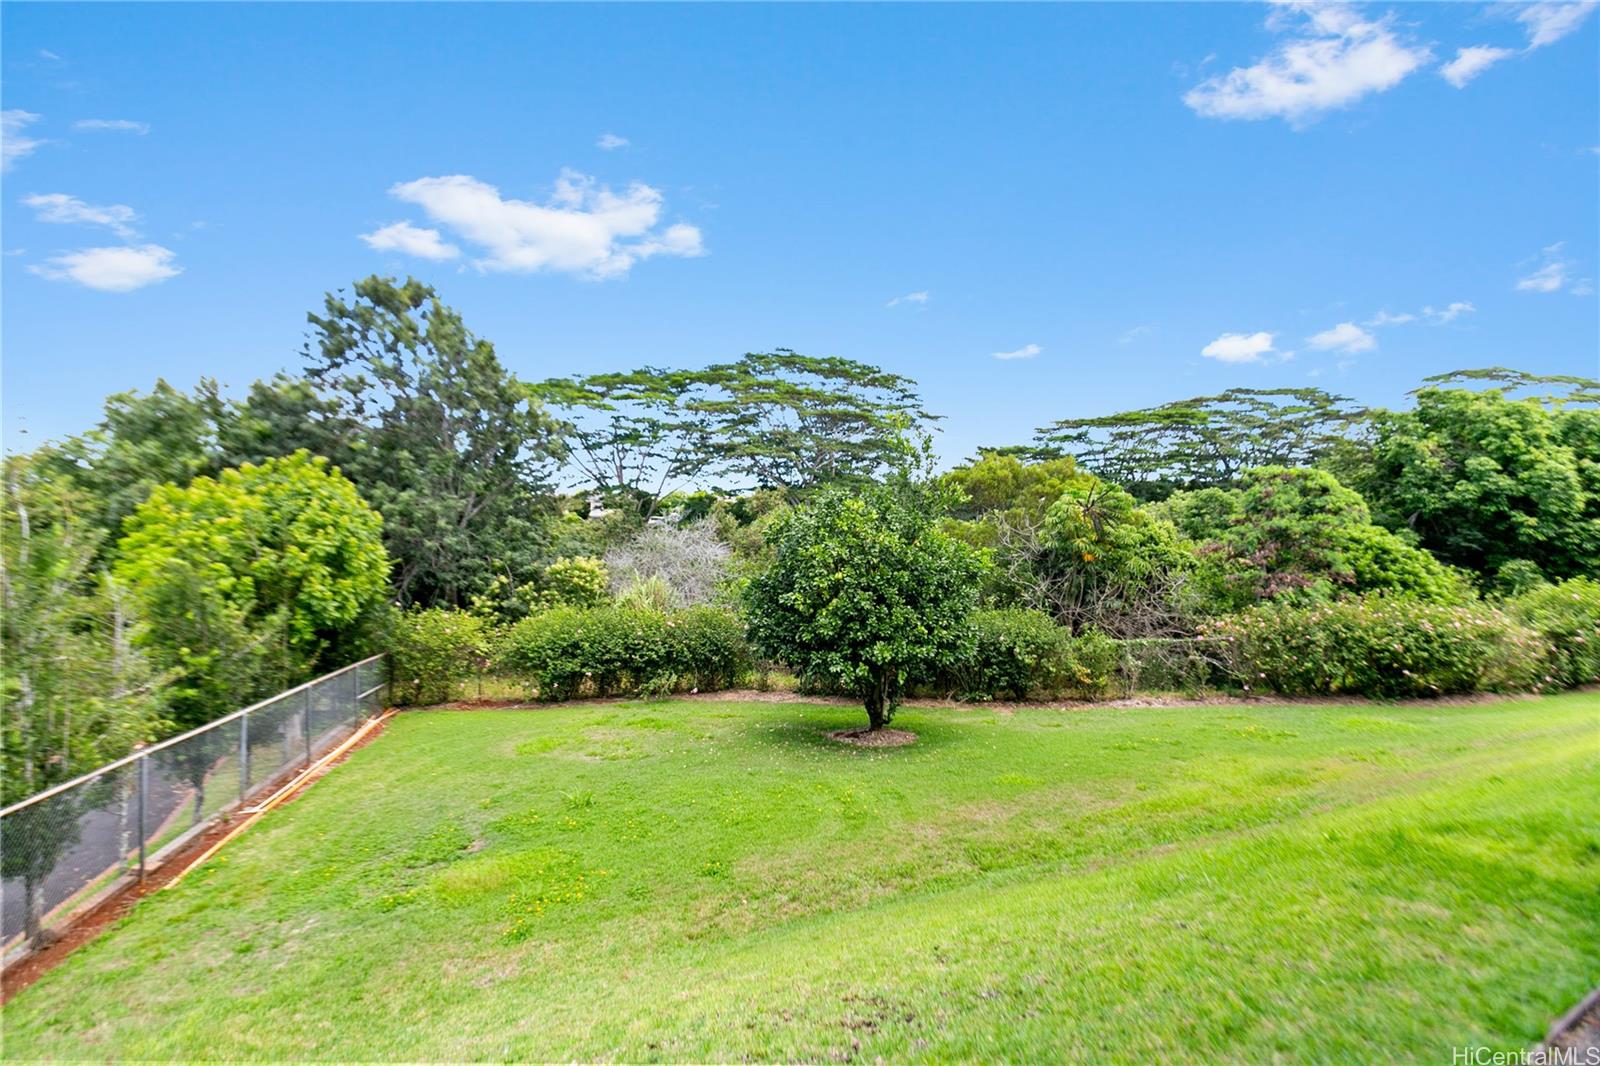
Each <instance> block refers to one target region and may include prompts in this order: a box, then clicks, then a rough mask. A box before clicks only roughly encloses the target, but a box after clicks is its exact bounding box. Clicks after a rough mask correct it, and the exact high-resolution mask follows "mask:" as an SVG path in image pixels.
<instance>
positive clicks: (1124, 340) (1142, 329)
mask: <svg viewBox="0 0 1600 1066" xmlns="http://www.w3.org/2000/svg"><path fill="white" fill-rule="evenodd" d="M1149 332H1151V328H1150V327H1149V326H1134V327H1133V328H1132V329H1130V330H1128V331H1127V332H1125V333H1123V335H1122V336H1120V337H1118V338H1117V343H1118V344H1132V343H1133V342H1134V341H1136V340H1138V339H1139V338H1140V337H1143V336H1145V335H1146V334H1148V333H1149Z"/></svg>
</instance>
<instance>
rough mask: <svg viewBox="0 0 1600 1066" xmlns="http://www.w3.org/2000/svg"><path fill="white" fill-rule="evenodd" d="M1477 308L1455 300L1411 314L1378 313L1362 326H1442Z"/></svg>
mask: <svg viewBox="0 0 1600 1066" xmlns="http://www.w3.org/2000/svg"><path fill="white" fill-rule="evenodd" d="M1476 310H1477V308H1476V307H1474V306H1473V305H1472V304H1471V303H1468V302H1467V301H1466V300H1456V301H1455V302H1453V303H1451V304H1449V305H1447V306H1445V307H1443V308H1439V307H1434V306H1432V305H1431V304H1430V305H1429V306H1427V307H1424V308H1423V309H1422V310H1420V311H1418V312H1416V313H1415V314H1413V313H1412V312H1410V311H1402V312H1400V313H1398V314H1396V313H1393V312H1390V311H1379V312H1378V313H1377V314H1375V315H1373V316H1372V317H1371V318H1369V319H1367V320H1366V321H1365V322H1363V323H1362V325H1363V326H1403V325H1405V324H1406V323H1408V322H1427V323H1430V324H1432V325H1435V326H1442V325H1444V324H1445V323H1446V322H1454V321H1455V320H1456V319H1458V318H1460V317H1461V316H1462V315H1470V314H1471V313H1472V312H1474V311H1476Z"/></svg>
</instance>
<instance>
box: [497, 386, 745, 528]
mask: <svg viewBox="0 0 1600 1066" xmlns="http://www.w3.org/2000/svg"><path fill="white" fill-rule="evenodd" d="M708 384H709V378H708V375H707V374H706V373H705V372H702V371H692V370H665V369H661V368H657V367H642V368H640V369H638V370H630V371H626V372H620V373H605V374H590V375H588V376H587V377H579V378H551V379H549V380H548V381H543V382H540V383H538V384H536V385H531V386H529V390H530V393H531V394H532V395H533V396H534V397H535V398H537V399H538V400H539V401H541V402H542V403H544V404H545V405H546V406H548V407H550V408H551V409H553V410H557V411H559V412H561V414H562V415H563V417H564V418H565V430H566V433H567V440H568V444H569V452H568V462H569V463H570V464H571V465H572V466H573V467H575V468H576V470H577V471H578V474H579V476H580V477H581V478H582V479H583V480H584V482H586V483H587V484H589V485H592V486H593V487H594V488H596V489H597V490H599V491H600V492H601V493H602V494H604V495H606V496H609V497H612V498H616V497H622V498H623V499H624V500H625V502H626V504H627V505H628V506H630V507H632V508H635V509H637V511H638V512H639V515H640V517H642V518H645V519H648V518H650V517H651V516H652V515H653V514H655V511H656V508H657V506H659V504H660V502H661V499H662V497H663V496H666V495H668V494H669V493H671V492H673V491H675V490H678V489H682V488H686V487H688V485H689V484H690V483H691V482H692V481H693V480H694V479H695V478H696V477H698V476H700V475H701V474H702V473H704V472H706V471H707V470H708V468H710V467H711V466H712V464H713V463H715V461H716V460H717V457H718V456H717V451H716V450H715V449H714V448H713V446H712V445H713V437H712V427H711V420H710V417H709V415H708V414H707V413H706V412H705V411H704V410H703V408H702V401H703V400H704V399H705V391H706V388H707V386H708Z"/></svg>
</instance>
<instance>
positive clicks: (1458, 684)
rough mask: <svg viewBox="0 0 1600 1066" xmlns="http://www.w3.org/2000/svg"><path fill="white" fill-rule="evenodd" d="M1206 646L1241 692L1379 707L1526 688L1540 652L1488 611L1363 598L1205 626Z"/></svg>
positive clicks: (1277, 607) (1534, 678)
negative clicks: (1357, 700) (1380, 701)
mask: <svg viewBox="0 0 1600 1066" xmlns="http://www.w3.org/2000/svg"><path fill="white" fill-rule="evenodd" d="M1205 635H1206V638H1207V641H1208V643H1209V644H1210V645H1211V646H1212V650H1213V651H1214V652H1215V654H1216V656H1217V658H1218V659H1219V660H1220V661H1221V663H1222V664H1223V668H1224V670H1225V672H1226V673H1228V674H1230V675H1231V676H1232V677H1233V678H1234V679H1235V680H1237V681H1239V682H1240V683H1241V684H1243V685H1244V686H1245V687H1246V688H1261V689H1270V690H1273V691H1277V692H1280V693H1283V694H1285V695H1291V696H1298V695H1333V694H1348V695H1361V696H1378V697H1385V698H1399V697H1408V696H1410V697H1414V696H1442V695H1448V694H1451V693H1462V692H1476V691H1514V690H1518V689H1529V688H1534V687H1536V686H1537V685H1538V683H1539V681H1540V679H1541V678H1542V676H1543V672H1544V671H1543V665H1544V660H1545V656H1546V651H1547V646H1546V644H1545V642H1544V640H1543V639H1542V638H1541V637H1540V636H1539V634H1537V633H1536V632H1534V631H1532V630H1530V629H1527V628H1524V627H1523V626H1521V625H1519V624H1517V623H1516V622H1515V621H1513V620H1512V619H1511V618H1510V617H1508V616H1507V615H1505V614H1503V613H1501V612H1499V611H1496V610H1493V609H1491V608H1488V607H1483V606H1477V607H1450V606H1443V605H1439V604H1431V603H1426V602H1423V601H1420V600H1416V599H1411V598H1392V597H1384V596H1366V597H1362V598H1359V599H1349V600H1340V601H1337V602H1334V603H1325V604H1315V605H1311V606H1304V607H1298V606H1291V605H1288V604H1271V605H1267V606H1261V607H1255V608H1252V609H1250V610H1248V611H1244V612H1242V613H1240V614H1236V615H1232V616H1230V617H1228V618H1224V619H1221V620H1219V621H1216V622H1213V623H1211V624H1210V625H1209V626H1207V627H1206V633H1205Z"/></svg>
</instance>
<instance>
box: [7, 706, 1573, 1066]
mask: <svg viewBox="0 0 1600 1066" xmlns="http://www.w3.org/2000/svg"><path fill="white" fill-rule="evenodd" d="M862 717H863V715H862V713H861V712H860V711H859V710H856V711H852V710H850V709H848V708H842V707H818V706H803V705H795V704H756V705H742V704H729V703H690V702H674V703H657V704H616V705H594V704H590V705H575V706H566V707H559V708H553V709H537V710H524V711H498V712H479V713H460V712H411V713H406V714H402V715H400V716H399V717H397V718H396V719H395V720H394V721H393V722H392V723H391V724H390V726H389V729H388V731H387V732H386V733H385V734H384V735H383V736H382V737H381V738H379V739H378V740H377V741H375V742H374V743H373V744H371V745H370V746H368V747H366V748H364V749H362V750H361V751H359V752H358V753H357V754H356V755H355V756H354V757H353V758H352V759H351V761H350V762H349V763H348V764H346V765H345V766H343V767H342V768H340V769H338V770H337V771H335V772H334V773H333V774H331V775H330V776H328V777H327V778H326V779H324V780H323V781H322V782H320V783H319V784H318V785H317V786H316V787H315V788H313V789H312V790H311V791H310V792H309V793H307V794H306V795H305V796H303V797H302V798H300V799H299V800H297V801H295V802H294V803H292V804H290V805H289V806H287V807H285V808H283V809H282V810H280V811H277V812H274V813H273V814H271V815H269V816H268V817H267V818H266V819H264V820H263V821H262V822H261V823H260V824H259V825H258V826H257V827H256V828H254V829H252V830H251V831H250V832H249V833H248V834H246V835H245V836H244V837H243V838H241V839H240V840H238V841H236V842H235V843H234V844H232V845H230V846H229V848H228V849H227V850H226V851H225V852H224V853H223V855H222V857H221V858H220V859H219V860H214V861H213V862H212V863H211V864H210V865H208V866H207V867H204V868H202V870H201V871H200V872H197V873H196V874H195V875H194V876H192V877H191V878H190V879H188V880H187V881H185V882H184V883H183V884H182V885H181V886H180V887H179V888H177V889H175V890H173V891H168V892H162V893H159V894H158V895H157V896H155V897H153V898H151V899H149V900H147V901H146V902H144V903H142V904H141V905H140V906H139V907H138V908H136V910H135V911H134V913H132V914H131V915H130V916H129V917H128V918H127V919H125V920H124V921H123V922H122V923H121V924H120V925H119V926H118V927H116V928H115V929H113V930H111V931H109V932H108V933H107V934H106V935H104V936H103V937H101V938H100V939H99V940H97V941H95V942H94V943H92V944H90V945H89V946H88V947H86V948H85V949H83V950H82V951H80V952H78V953H77V954H76V955H74V956H73V957H71V958H70V959H69V960H68V961H67V962H66V963H65V964H64V965H63V966H61V967H60V968H58V969H57V970H55V971H54V972H52V973H50V974H48V975H46V976H45V978H44V979H43V980H41V981H40V982H39V983H38V984H37V985H35V986H34V987H33V988H31V989H29V990H28V991H27V992H24V993H23V994H22V995H20V996H19V997H17V999H16V1000H14V1001H13V1002H12V1003H11V1004H10V1005H8V1006H7V1008H6V1009H5V1012H4V1018H3V1022H4V1039H5V1043H4V1048H3V1052H4V1056H5V1058H6V1059H7V1060H17V1059H26V1058H101V1059H104V1058H108V1057H113V1056H115V1057H123V1058H142V1059H152V1058H182V1059H195V1058H204V1059H251V1058H254V1059H413V1060H414V1059H452V1060H459V1059H506V1058H516V1059H539V1060H552V1059H557V1060H567V1059H582V1060H593V1059H627V1060H656V1059H670V1060H682V1059H691V1060H702V1061H703V1060H740V1059H760V1060H771V1059H805V1060H833V1059H855V1060H863V1061H868V1062H870V1061H872V1060H873V1059H874V1058H876V1057H879V1056H882V1057H883V1058H885V1059H888V1060H905V1059H926V1060H950V1059H969V1060H983V1061H991V1060H995V1059H1007V1058H1009V1059H1015V1060H1023V1059H1026V1060H1032V1061H1040V1060H1071V1059H1086V1060H1096V1061H1099V1060H1106V1059H1115V1060H1125V1061H1133V1062H1141V1063H1146V1062H1151V1061H1160V1059H1161V1058H1162V1057H1165V1056H1180V1057H1183V1058H1185V1059H1188V1058H1190V1057H1191V1056H1192V1057H1195V1059H1196V1061H1207V1060H1213V1059H1218V1058H1223V1059H1230V1060H1236V1061H1249V1062H1264V1061H1270V1060H1271V1059H1272V1058H1273V1057H1274V1056H1277V1057H1280V1058H1281V1059H1283V1060H1286V1061H1307V1060H1315V1061H1351V1062H1368V1061H1373V1060H1375V1059H1384V1060H1390V1059H1396V1060H1409V1061H1416V1060H1421V1061H1428V1062H1440V1063H1448V1062H1449V1061H1450V1049H1451V1047H1452V1046H1453V1045H1460V1044H1468V1043H1481V1044H1488V1045H1492V1046H1495V1047H1500V1048H1506V1049H1512V1048H1521V1047H1526V1046H1528V1045H1529V1044H1531V1043H1533V1042H1534V1041H1536V1040H1537V1039H1539V1038H1540V1037H1541V1036H1542V1035H1543V1032H1544V1029H1545V1027H1546V1026H1547V1025H1548V1023H1549V1021H1550V1020H1551V1018H1552V1017H1553V1016H1555V1015H1557V1014H1559V1013H1560V1012H1561V1011H1563V1010H1564V1009H1565V1008H1567V1007H1568V1006H1570V1005H1571V1004H1572V1003H1573V1002H1575V1001H1576V1000H1577V999H1578V998H1579V997H1581V996H1582V995H1583V994H1584V993H1585V992H1586V991H1587V990H1588V989H1589V988H1591V987H1593V986H1594V985H1595V984H1597V983H1600V694H1595V693H1585V694H1570V695H1566V696H1558V697H1553V698H1549V699H1544V700H1539V701H1523V702H1511V703H1503V704H1493V705H1488V704H1486V705H1475V706H1459V707H1452V706H1404V707H1398V706H1394V707H1391V706H1380V705H1374V706H1339V707H1313V706H1295V707H1216V708H1194V707H1179V708H1161V709H1115V710H1061V711H1052V710H1024V711H1020V712H1018V713H1017V714H1015V715H1001V714H997V713H995V712H993V711H991V710H987V709H981V708H978V709H971V710H957V709H943V708H941V709H907V710H905V711H903V712H902V713H901V715H900V716H899V718H898V719H897V720H896V723H895V724H896V725H897V726H904V727H906V728H909V729H912V730H914V731H915V732H916V733H917V734H918V735H919V737H920V738H921V739H920V740H919V742H918V743H917V744H915V745H914V746H912V747H909V748H901V749H890V750H880V751H875V752H868V751H862V750H856V749H848V748H843V747H840V746H838V745H836V744H834V743H833V742H830V741H827V740H825V739H824V738H823V737H822V733H823V731H824V730H826V729H831V728H839V727H841V726H846V725H853V724H856V722H857V721H858V720H859V719H860V718H862Z"/></svg>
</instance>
